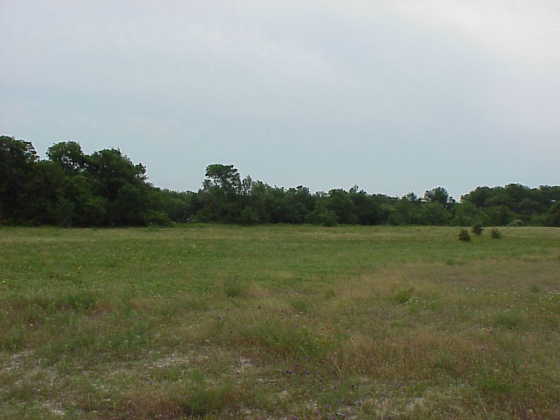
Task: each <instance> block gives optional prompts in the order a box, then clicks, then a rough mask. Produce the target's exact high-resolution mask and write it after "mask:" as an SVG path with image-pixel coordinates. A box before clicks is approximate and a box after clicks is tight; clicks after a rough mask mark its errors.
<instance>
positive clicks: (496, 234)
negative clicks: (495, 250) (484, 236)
mask: <svg viewBox="0 0 560 420" xmlns="http://www.w3.org/2000/svg"><path fill="white" fill-rule="evenodd" d="M490 236H492V239H501V238H502V232H500V231H499V230H498V229H496V228H494V229H492V230H491V231H490Z"/></svg>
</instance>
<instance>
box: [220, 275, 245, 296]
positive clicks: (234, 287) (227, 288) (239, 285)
mask: <svg viewBox="0 0 560 420" xmlns="http://www.w3.org/2000/svg"><path fill="white" fill-rule="evenodd" d="M224 293H225V295H226V296H227V297H228V298H237V297H241V296H244V295H246V294H247V285H246V284H245V283H244V282H242V281H241V280H239V279H236V278H229V279H227V280H225V281H224Z"/></svg>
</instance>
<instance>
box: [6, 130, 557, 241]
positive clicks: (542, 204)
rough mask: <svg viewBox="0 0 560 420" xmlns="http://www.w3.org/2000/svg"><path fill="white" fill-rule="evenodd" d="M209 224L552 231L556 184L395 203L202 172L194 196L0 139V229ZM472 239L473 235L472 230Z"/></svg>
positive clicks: (118, 158)
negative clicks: (43, 154)
mask: <svg viewBox="0 0 560 420" xmlns="http://www.w3.org/2000/svg"><path fill="white" fill-rule="evenodd" d="M192 221H195V222H211V223H229V224H242V225H256V224H268V223H274V224H278V223H289V224H304V223H310V224H314V225H321V226H335V225H339V224H340V225H356V224H359V225H386V224H391V225H452V226H472V225H473V224H476V223H480V224H481V225H486V226H507V225H511V226H525V225H535V226H538V225H546V226H560V186H540V187H539V188H529V187H526V186H523V185H520V184H509V185H506V186H504V187H493V188H489V187H478V188H476V189H475V190H473V191H471V192H469V193H468V194H465V195H463V196H462V197H461V200H460V202H457V201H456V200H455V199H454V198H453V197H451V196H450V195H449V193H448V192H447V190H446V189H445V188H443V187H441V186H438V187H434V188H432V189H429V190H427V191H426V192H425V193H424V195H423V197H418V196H416V194H414V193H409V194H406V195H404V196H402V197H391V196H387V195H384V194H370V193H368V192H366V191H364V190H360V189H359V188H358V187H357V186H354V187H352V188H350V189H349V190H345V189H342V188H333V189H330V190H329V191H316V192H312V191H310V190H309V188H307V187H305V186H302V185H300V186H298V187H295V188H284V187H278V186H271V185H268V184H266V183H264V182H262V181H256V180H253V179H251V177H249V176H246V177H244V178H242V177H241V174H240V173H239V171H238V169H237V168H235V167H234V166H233V165H224V164H220V163H214V164H210V165H208V166H207V167H206V172H205V174H204V180H203V182H202V185H201V187H200V189H198V191H182V192H179V191H172V190H168V189H161V188H157V187H155V186H153V185H152V184H151V183H150V182H149V180H148V176H147V170H146V167H145V166H144V165H142V164H137V163H134V162H132V161H131V160H130V158H129V157H127V156H126V155H125V154H124V153H122V152H121V151H120V149H118V148H110V149H104V150H98V151H94V152H93V153H85V152H84V151H83V150H82V148H81V146H80V144H79V143H77V142H75V141H65V142H64V141H63V142H59V143H55V144H53V145H52V146H51V147H49V148H48V150H47V153H46V158H41V157H40V156H39V155H38V154H37V152H36V150H35V148H34V147H33V144H31V143H30V142H27V141H23V140H16V139H15V138H13V137H8V136H0V224H11V225H58V226H63V227H96V226H108V227H115V226H170V225H172V224H173V223H187V222H192ZM475 234H476V232H475Z"/></svg>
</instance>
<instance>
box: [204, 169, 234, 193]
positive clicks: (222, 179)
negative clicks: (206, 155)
mask: <svg viewBox="0 0 560 420" xmlns="http://www.w3.org/2000/svg"><path fill="white" fill-rule="evenodd" d="M206 178H207V179H206V180H205V181H204V184H203V186H204V189H212V188H214V189H219V190H221V191H222V192H223V193H224V194H226V195H230V196H235V195H236V194H239V193H240V192H241V178H240V176H239V172H238V171H237V169H235V168H234V167H233V165H220V164H213V165H208V166H207V167H206Z"/></svg>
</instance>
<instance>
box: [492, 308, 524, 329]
mask: <svg viewBox="0 0 560 420" xmlns="http://www.w3.org/2000/svg"><path fill="white" fill-rule="evenodd" d="M522 322H523V318H522V317H521V316H520V315H519V314H518V313H517V312H511V311H508V312H501V313H499V314H498V315H496V317H495V320H494V323H495V325H496V326H498V327H501V328H506V329H509V330H515V329H517V328H519V327H520V326H521V324H522Z"/></svg>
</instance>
